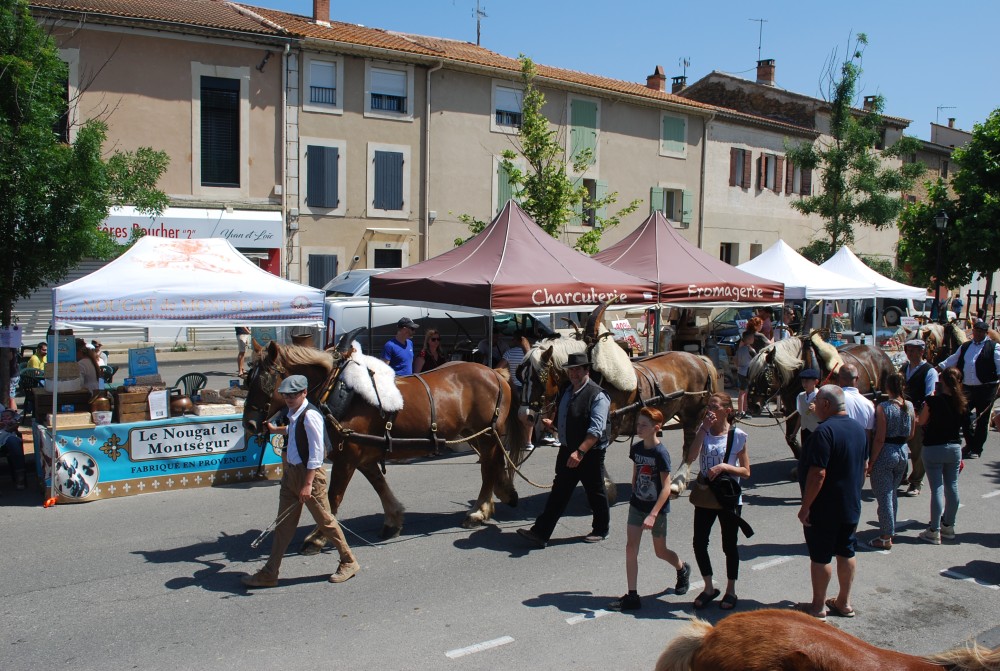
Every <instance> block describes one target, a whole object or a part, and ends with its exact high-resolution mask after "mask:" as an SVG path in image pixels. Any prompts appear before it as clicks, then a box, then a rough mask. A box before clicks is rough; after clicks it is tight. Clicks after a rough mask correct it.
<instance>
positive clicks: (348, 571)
mask: <svg viewBox="0 0 1000 671" xmlns="http://www.w3.org/2000/svg"><path fill="white" fill-rule="evenodd" d="M360 570H361V564H359V563H358V562H356V561H350V562H345V561H342V562H340V566H338V567H337V572H336V573H334V574H333V575H331V576H330V577H329V578H328V580H329V581H330V582H332V583H340V582H346V581H348V580H350V579H351V578H353V577H354V576H355V574H357V572H358V571H360Z"/></svg>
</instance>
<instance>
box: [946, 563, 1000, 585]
mask: <svg viewBox="0 0 1000 671" xmlns="http://www.w3.org/2000/svg"><path fill="white" fill-rule="evenodd" d="M940 573H941V575H944V576H948V577H949V578H954V579H955V580H962V581H965V582H971V583H973V584H975V585H979V586H980V587H989V588H990V589H997V590H1000V585H994V584H993V583H988V582H985V581H983V580H979V579H977V578H973V577H972V576H968V575H965V574H964V573H959V572H958V571H952V570H951V569H947V568H943V569H941V571H940Z"/></svg>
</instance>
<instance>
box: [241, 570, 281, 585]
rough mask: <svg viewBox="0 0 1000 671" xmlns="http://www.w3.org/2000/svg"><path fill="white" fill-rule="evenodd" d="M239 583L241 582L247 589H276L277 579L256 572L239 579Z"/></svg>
mask: <svg viewBox="0 0 1000 671" xmlns="http://www.w3.org/2000/svg"><path fill="white" fill-rule="evenodd" d="M240 582H242V583H243V584H244V585H246V586H247V587H251V588H258V587H261V588H263V587H277V586H278V579H277V578H273V577H271V576H269V575H265V574H264V573H263V572H261V571H257V572H256V573H254V574H253V575H245V576H243V577H242V578H240Z"/></svg>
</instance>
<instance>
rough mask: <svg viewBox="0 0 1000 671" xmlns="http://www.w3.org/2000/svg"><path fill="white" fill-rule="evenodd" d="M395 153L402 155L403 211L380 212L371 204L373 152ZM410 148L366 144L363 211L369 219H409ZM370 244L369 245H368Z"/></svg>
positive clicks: (373, 192) (372, 193)
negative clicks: (365, 182) (366, 160)
mask: <svg viewBox="0 0 1000 671" xmlns="http://www.w3.org/2000/svg"><path fill="white" fill-rule="evenodd" d="M376 151H395V152H400V153H402V154H403V209H402V210H382V209H378V208H376V207H375V206H374V205H372V203H373V202H374V201H375V152H376ZM410 166H411V162H410V146H409V145H406V144H384V143H381V142H369V143H368V169H367V171H366V172H367V173H368V188H367V198H366V200H365V211H366V212H367V213H368V216H369V217H382V218H385V219H409V218H410V211H411V210H412V208H413V204H412V203H411V202H410V181H411V180H410V176H411V174H412V171H411V170H410ZM369 244H370V243H369Z"/></svg>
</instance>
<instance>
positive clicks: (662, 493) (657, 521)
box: [611, 408, 691, 610]
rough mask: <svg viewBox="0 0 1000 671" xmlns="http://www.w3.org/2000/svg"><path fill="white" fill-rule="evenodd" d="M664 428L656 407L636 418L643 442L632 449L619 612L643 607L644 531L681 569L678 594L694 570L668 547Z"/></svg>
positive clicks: (667, 458) (665, 557) (667, 469)
mask: <svg viewBox="0 0 1000 671" xmlns="http://www.w3.org/2000/svg"><path fill="white" fill-rule="evenodd" d="M662 425H663V413H661V412H660V411H659V410H657V409H656V408H643V409H642V410H640V411H639V417H638V418H637V419H636V435H638V436H639V437H640V438H641V439H642V442H640V443H636V444H633V445H632V447H631V449H630V450H629V455H628V456H629V459H630V460H632V461H633V462H634V464H635V465H634V466H633V467H632V498H631V499H630V501H629V512H628V527H627V531H626V533H627V539H626V543H625V575H626V579H627V581H628V594H626V595H625V596H623V597H622V598H620V599H618V600H617V601H615V602H614V603H613V604H611V606H612V608H617V609H619V610H636V609H638V608H641V607H642V602H641V601H640V599H639V592H638V591H637V583H638V576H639V543H640V541H641V540H642V532H643V531H644V530H646V529H649V530H651V531H652V532H653V549H654V550H655V552H656V556H657V557H659V558H660V559H662V560H663V561H665V562H667V563H669V564H670V565H672V566H673V567H674V568H675V569H677V583H676V585H675V586H674V594H684V593H686V592H687V591H688V585H689V583H690V577H691V567H690V566H689V565H688V564H687V563H686V562H681V560H680V557H678V556H677V553H676V552H674V551H673V550H671V549H669V548H667V512H669V510H670V454H669V453H668V452H667V447H666V445H664V444H663V443H661V442H660V439H659V437H658V436H657V434H658V433H659V431H660V427H661V426H662Z"/></svg>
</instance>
